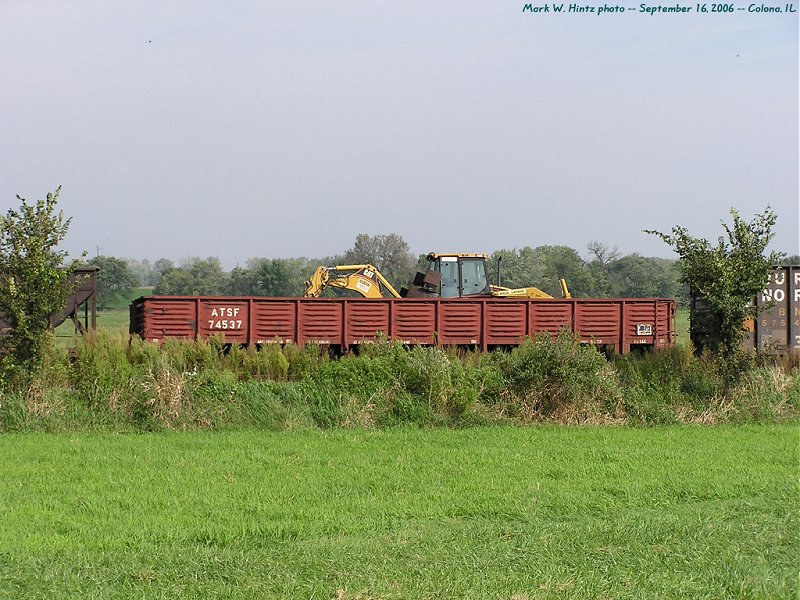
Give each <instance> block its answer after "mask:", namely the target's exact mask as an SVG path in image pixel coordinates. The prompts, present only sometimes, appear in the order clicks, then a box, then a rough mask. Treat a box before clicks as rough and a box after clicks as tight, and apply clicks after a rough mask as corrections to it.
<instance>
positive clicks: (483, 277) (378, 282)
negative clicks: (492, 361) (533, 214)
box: [303, 252, 572, 298]
mask: <svg viewBox="0 0 800 600" xmlns="http://www.w3.org/2000/svg"><path fill="white" fill-rule="evenodd" d="M426 258H427V260H428V261H429V263H430V264H429V267H428V271H427V272H425V273H422V272H418V273H417V274H416V276H415V277H414V279H413V281H412V282H411V283H410V284H409V286H408V287H407V288H402V289H401V290H400V291H399V292H398V291H397V290H396V289H395V288H394V286H392V284H391V283H389V281H388V280H387V279H386V278H385V277H384V276H383V274H382V273H381V272H380V270H378V268H376V267H375V266H373V265H369V264H364V265H341V266H335V267H325V266H319V267H317V268H316V270H315V271H314V273H313V274H312V275H311V278H310V279H309V280H308V281H306V289H305V293H304V294H303V295H304V296H305V297H306V298H318V297H319V296H320V295H321V294H322V292H323V290H324V289H325V288H326V287H332V288H339V289H347V290H352V291H354V292H356V293H358V294H360V295H361V296H363V297H364V298H405V297H408V298H463V297H465V296H493V297H499V298H553V296H551V295H550V294H548V293H547V292H543V291H542V290H540V289H539V288H535V287H526V288H513V289H512V288H507V287H503V286H500V285H490V284H489V278H488V273H487V270H486V261H487V259H488V257H487V256H486V255H485V254H464V253H437V252H431V253H430V254H428V255H427V256H426ZM498 267H499V265H498ZM560 283H561V294H562V297H563V298H571V297H572V296H571V294H570V293H569V289H568V288H567V282H566V281H564V280H563V279H561V281H560Z"/></svg>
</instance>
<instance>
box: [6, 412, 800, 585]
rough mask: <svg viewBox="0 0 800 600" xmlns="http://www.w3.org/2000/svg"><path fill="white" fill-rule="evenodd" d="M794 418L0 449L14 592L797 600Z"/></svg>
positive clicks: (13, 439)
mask: <svg viewBox="0 0 800 600" xmlns="http://www.w3.org/2000/svg"><path fill="white" fill-rule="evenodd" d="M797 441H798V428H797V427H796V426H748V427H739V428H737V427H713V428H703V427H662V428H657V429H635V428H556V427H530V428H519V429H518V428H506V427H500V428H477V429H468V430H462V431H451V430H424V431H423V430H416V429H395V430H387V431H382V432H366V431H348V430H337V431H333V432H320V431H314V430H309V431H295V432H291V433H268V432H233V433H220V432H217V433H197V432H195V433H190V434H181V433H161V434H158V435H111V434H80V435H71V434H57V435H56V434H24V435H17V434H13V435H5V436H2V437H0V455H2V456H3V460H2V461H0V511H1V513H2V518H1V519H0V597H22V598H25V597H37V598H50V597H81V596H82V597H132V598H141V597H165V598H166V597H184V596H185V597H236V598H238V597H242V598H245V597H257V598H323V599H329V598H349V599H356V598H359V599H361V600H366V599H375V600H377V599H382V598H403V599H405V598H507V599H509V600H511V599H516V600H524V599H532V598H682V599H683V598H795V597H796V595H797V592H798V589H797V556H798V550H800V546H799V544H798V531H800V527H799V526H800V523H798V513H797V506H798V504H797V502H798V484H797V474H798V473H797Z"/></svg>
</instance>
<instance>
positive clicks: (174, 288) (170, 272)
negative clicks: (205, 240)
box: [153, 256, 227, 296]
mask: <svg viewBox="0 0 800 600" xmlns="http://www.w3.org/2000/svg"><path fill="white" fill-rule="evenodd" d="M226 289H227V281H226V276H225V272H224V271H223V270H222V265H220V262H219V259H218V258H216V257H215V256H209V257H208V258H206V259H200V258H197V257H195V258H190V259H188V260H187V261H185V263H184V264H183V265H182V266H181V267H179V268H172V269H167V270H166V271H164V273H163V274H162V275H161V279H160V280H159V282H158V285H156V287H155V289H154V290H153V294H160V295H171V296H219V295H220V294H222V293H223V292H224V291H225V290H226Z"/></svg>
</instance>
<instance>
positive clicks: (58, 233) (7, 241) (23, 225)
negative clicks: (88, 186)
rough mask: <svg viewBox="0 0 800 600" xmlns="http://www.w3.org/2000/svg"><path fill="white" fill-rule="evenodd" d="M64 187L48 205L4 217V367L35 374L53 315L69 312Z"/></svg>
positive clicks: (0, 261) (0, 252)
mask: <svg viewBox="0 0 800 600" xmlns="http://www.w3.org/2000/svg"><path fill="white" fill-rule="evenodd" d="M60 191H61V188H60V187H59V188H57V189H56V191H55V192H54V193H52V194H47V197H46V198H45V199H44V200H37V201H36V202H35V203H29V202H28V201H27V200H26V199H24V198H20V197H19V196H17V200H19V201H20V202H21V203H22V205H21V206H20V208H19V209H17V210H14V209H9V211H8V212H7V213H6V215H5V216H4V217H0V312H2V314H3V317H4V319H5V321H6V324H7V326H8V327H9V331H8V332H7V334H6V335H2V336H0V350H1V351H0V354H1V355H4V359H3V365H4V366H6V367H8V366H12V367H17V368H19V369H22V371H23V372H26V373H32V372H33V371H35V370H36V369H37V368H38V367H39V366H40V365H41V361H42V355H43V351H44V347H45V343H46V339H47V332H48V330H49V328H50V316H51V315H53V314H54V313H57V312H59V311H60V310H61V309H63V308H64V305H65V302H66V299H67V297H68V296H69V294H70V293H71V291H72V289H71V285H70V283H69V273H70V272H71V270H72V268H74V267H75V266H76V265H77V261H72V263H71V264H70V265H66V266H68V267H69V268H63V267H64V266H65V265H64V261H65V259H66V258H67V253H66V252H63V251H59V250H57V246H58V244H59V243H60V242H61V241H62V240H63V239H64V237H65V236H66V235H67V231H68V229H69V224H70V222H71V219H65V218H64V213H63V212H62V211H60V210H57V203H58V195H59V193H60Z"/></svg>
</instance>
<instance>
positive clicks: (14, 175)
mask: <svg viewBox="0 0 800 600" xmlns="http://www.w3.org/2000/svg"><path fill="white" fill-rule="evenodd" d="M794 2H795V3H794V8H795V10H800V2H798V1H797V0H794ZM525 4H527V3H525V2H519V1H516V0H513V1H512V0H461V1H458V2H455V1H449V0H441V1H435V0H434V1H431V0H427V1H425V2H421V1H416V0H404V1H403V2H391V3H390V2H374V0H373V1H366V0H365V1H358V0H342V1H338V2H330V1H327V2H323V1H316V0H308V1H304V2H273V1H269V0H262V1H255V0H252V1H246V0H242V1H230V2H217V1H205V2H204V1H192V2H189V1H178V0H159V1H144V0H143V1H137V2H130V1H125V0H115V1H114V2H106V1H82V0H0V56H2V57H3V58H2V60H0V210H1V211H2V212H3V213H5V212H6V211H7V210H8V209H9V208H15V207H18V206H19V201H18V200H17V198H16V196H17V195H19V196H21V197H23V198H27V199H28V200H31V201H32V200H36V199H38V198H43V197H44V196H45V195H46V194H47V192H51V191H53V190H55V189H56V187H57V186H59V185H60V186H61V194H60V197H59V206H60V207H61V209H62V210H63V211H64V213H65V214H66V215H67V216H69V217H71V218H72V222H71V226H70V231H69V235H68V237H67V239H66V240H65V242H64V243H63V248H64V249H66V250H68V251H69V253H70V255H71V256H73V257H74V256H78V255H80V253H81V252H83V251H86V252H87V253H88V255H89V256H94V255H95V254H96V253H98V252H99V253H100V254H103V255H107V256H116V257H128V258H137V259H143V258H148V259H150V260H155V259H157V258H160V257H166V258H170V259H172V260H174V261H176V262H179V261H180V260H182V259H183V258H186V257H191V256H200V257H207V256H217V257H219V258H220V259H221V261H222V263H223V265H224V266H225V267H227V268H231V267H233V266H235V265H237V264H244V263H245V262H246V260H247V259H248V258H250V257H268V258H277V257H294V256H305V257H323V256H330V255H334V254H337V253H342V252H344V251H345V250H347V249H348V248H349V247H351V246H352V244H353V241H354V240H355V237H356V235H358V234H359V233H367V234H370V235H377V234H387V233H397V234H399V235H401V236H402V237H403V238H404V239H405V240H406V241H407V242H408V243H409V245H410V248H411V250H412V251H413V252H414V253H424V252H428V251H441V252H443V251H452V252H492V251H494V250H497V249H501V248H521V247H524V246H531V247H536V246H540V245H545V244H558V245H566V246H570V247H572V248H575V249H576V250H578V252H580V253H581V254H582V255H583V256H587V255H588V252H587V250H586V245H587V243H588V242H590V241H599V242H601V243H604V244H606V245H608V246H609V247H614V246H616V247H618V248H619V250H620V251H621V252H622V253H624V254H628V253H633V252H638V253H640V254H643V255H646V256H663V257H675V255H674V254H673V253H672V251H671V249H670V248H669V247H668V246H666V245H665V244H664V242H662V241H661V240H660V239H658V238H657V237H655V236H653V235H648V234H646V233H644V232H643V230H644V229H656V230H660V231H665V232H668V231H669V230H670V229H671V228H672V227H673V226H674V225H681V226H684V227H686V228H687V229H688V230H689V232H690V233H691V234H692V235H695V236H698V237H705V238H708V239H710V240H716V238H717V237H718V236H719V235H721V234H722V233H723V229H722V226H721V221H723V220H725V221H727V222H730V216H729V210H730V209H731V208H732V207H733V208H736V209H737V210H738V211H739V212H740V214H741V215H742V216H743V217H745V218H746V219H747V220H750V219H751V218H752V217H753V216H754V215H756V214H758V213H761V212H763V211H764V210H765V209H766V208H767V206H769V207H771V208H772V209H773V210H774V211H775V212H776V214H777V215H778V222H777V225H776V228H775V232H776V235H775V238H774V241H773V244H772V246H771V247H772V249H775V250H778V251H783V252H786V253H788V254H797V253H800V208H799V206H798V205H799V204H800V200H799V198H800V194H799V192H798V172H799V171H800V169H799V167H798V160H799V158H798V145H799V142H798V127H799V126H798V112H799V111H800V109H799V108H798V107H799V106H800V97H799V95H798V52H799V44H798V16H797V15H798V13H785V12H783V13H763V12H758V13H757V12H749V11H748V10H747V8H748V7H749V6H751V4H750V3H749V2H747V1H744V2H739V1H738V0H737V2H736V3H734V5H733V6H734V10H733V12H732V13H730V12H726V13H710V12H709V13H698V12H697V11H696V8H695V7H696V4H693V3H690V2H686V0H681V2H680V5H681V6H687V7H691V8H692V10H691V11H690V12H688V13H680V14H647V13H642V12H639V10H638V7H639V5H640V0H630V1H621V2H620V3H619V6H622V7H625V8H630V9H635V10H628V11H626V12H625V13H623V14H619V13H614V14H597V13H596V12H595V13H558V14H555V13H553V12H552V7H553V4H554V3H553V2H545V1H543V0H539V1H538V2H533V3H532V5H533V6H535V7H541V6H545V5H547V6H548V8H549V12H537V13H532V12H529V11H523V8H524V6H525ZM555 4H556V5H558V4H560V2H556V3H555ZM603 4H604V3H603V2H600V3H591V0H590V3H589V4H588V6H593V7H599V6H603ZM645 4H646V5H647V6H658V5H659V3H658V2H646V3H645ZM676 4H677V3H676V2H675V0H672V1H671V2H666V1H665V2H663V5H664V6H675V5H676ZM762 4H763V5H764V6H769V7H772V6H780V7H785V4H786V2H785V0H780V2H776V1H775V0H771V1H770V0H765V2H763V3H757V4H754V5H752V6H755V7H758V6H761V5H762ZM610 5H614V3H613V2H612V3H611V4H610ZM568 6H569V2H567V3H566V5H565V9H564V10H565V11H566V10H568ZM707 7H708V8H709V10H710V8H711V4H708V5H707ZM739 8H743V9H744V10H737V9H739Z"/></svg>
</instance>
